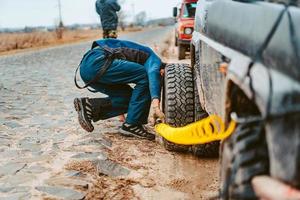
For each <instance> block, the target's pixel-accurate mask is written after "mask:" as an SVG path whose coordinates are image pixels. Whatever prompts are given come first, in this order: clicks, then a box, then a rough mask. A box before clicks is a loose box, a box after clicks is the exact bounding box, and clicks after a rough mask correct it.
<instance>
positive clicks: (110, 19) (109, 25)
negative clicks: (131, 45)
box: [96, 0, 121, 38]
mask: <svg viewBox="0 0 300 200" xmlns="http://www.w3.org/2000/svg"><path fill="white" fill-rule="evenodd" d="M120 10H121V6H120V5H119V4H118V1H117V0H97V1H96V11H97V13H98V14H99V15H100V19H101V24H102V29H103V38H117V37H118V35H117V27H118V15H117V12H118V11H120Z"/></svg>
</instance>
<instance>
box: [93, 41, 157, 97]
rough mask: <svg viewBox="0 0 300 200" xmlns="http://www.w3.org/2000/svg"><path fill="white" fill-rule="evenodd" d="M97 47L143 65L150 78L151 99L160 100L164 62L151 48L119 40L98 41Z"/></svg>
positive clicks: (95, 43)
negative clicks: (115, 52)
mask: <svg viewBox="0 0 300 200" xmlns="http://www.w3.org/2000/svg"><path fill="white" fill-rule="evenodd" d="M97 45H99V46H102V47H109V48H111V49H114V50H115V51H118V52H120V53H121V54H122V55H123V56H124V59H125V60H127V61H130V62H135V63H138V64H141V65H143V66H144V67H145V69H146V72H147V76H148V81H149V90H150V95H151V99H154V98H158V99H159V98H160V80H161V79H160V69H161V65H162V62H161V60H160V58H159V57H158V56H157V55H156V54H155V53H154V52H153V50H152V49H151V48H149V47H146V46H143V45H140V44H137V43H134V42H130V41H125V40H117V39H105V40H97V41H95V42H94V44H93V47H95V46H97ZM101 58H102V57H101ZM101 60H102V59H101ZM95 63H97V65H99V64H104V60H102V61H101V62H99V59H98V61H97V62H95ZM91 65H93V63H91Z"/></svg>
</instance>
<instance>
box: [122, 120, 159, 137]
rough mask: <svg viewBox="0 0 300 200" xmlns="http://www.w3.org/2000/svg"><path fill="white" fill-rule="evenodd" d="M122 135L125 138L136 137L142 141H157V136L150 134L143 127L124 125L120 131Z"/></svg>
mask: <svg viewBox="0 0 300 200" xmlns="http://www.w3.org/2000/svg"><path fill="white" fill-rule="evenodd" d="M120 133H121V134H122V135H124V136H134V137H138V138H141V139H147V140H155V135H154V134H152V133H148V132H147V131H146V130H145V128H144V127H143V126H142V125H130V124H127V123H124V124H123V126H122V127H121V129H120Z"/></svg>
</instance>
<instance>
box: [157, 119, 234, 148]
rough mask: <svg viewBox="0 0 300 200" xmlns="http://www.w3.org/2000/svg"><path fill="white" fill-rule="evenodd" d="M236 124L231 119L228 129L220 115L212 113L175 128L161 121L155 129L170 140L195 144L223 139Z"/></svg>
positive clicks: (176, 142)
mask: <svg viewBox="0 0 300 200" xmlns="http://www.w3.org/2000/svg"><path fill="white" fill-rule="evenodd" d="M235 126H236V122H235V121H231V122H230V123H229V126H228V128H227V129H226V127H225V123H224V122H223V120H222V119H221V118H220V117H219V116H216V115H211V116H209V117H207V118H204V119H202V120H200V121H197V122H193V123H191V124H189V125H186V126H184V127H177V128H175V127H171V126H169V125H167V124H163V123H161V124H158V125H156V126H155V131H156V132H157V133H158V134H159V135H161V136H162V137H163V138H164V139H166V140H167V141H169V142H172V143H175V144H183V145H193V144H205V143H210V142H213V141H218V140H223V139H225V138H227V137H228V136H230V135H231V134H232V133H233V131H234V129H235Z"/></svg>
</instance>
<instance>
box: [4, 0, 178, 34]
mask: <svg viewBox="0 0 300 200" xmlns="http://www.w3.org/2000/svg"><path fill="white" fill-rule="evenodd" d="M95 1H96V0H61V4H62V18H63V22H64V24H68V25H69V24H74V23H97V22H99V17H98V15H97V14H96V12H95ZM123 1H125V3H124V5H123V7H122V9H123V11H125V12H126V14H127V15H128V19H127V20H130V19H131V17H132V16H133V15H134V14H137V13H138V12H141V11H146V13H147V17H148V19H155V18H161V17H171V15H172V7H174V6H176V5H177V4H178V2H180V0H123ZM57 22H58V0H0V28H5V27H20V28H22V27H25V26H39V25H46V26H47V25H55V24H57Z"/></svg>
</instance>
